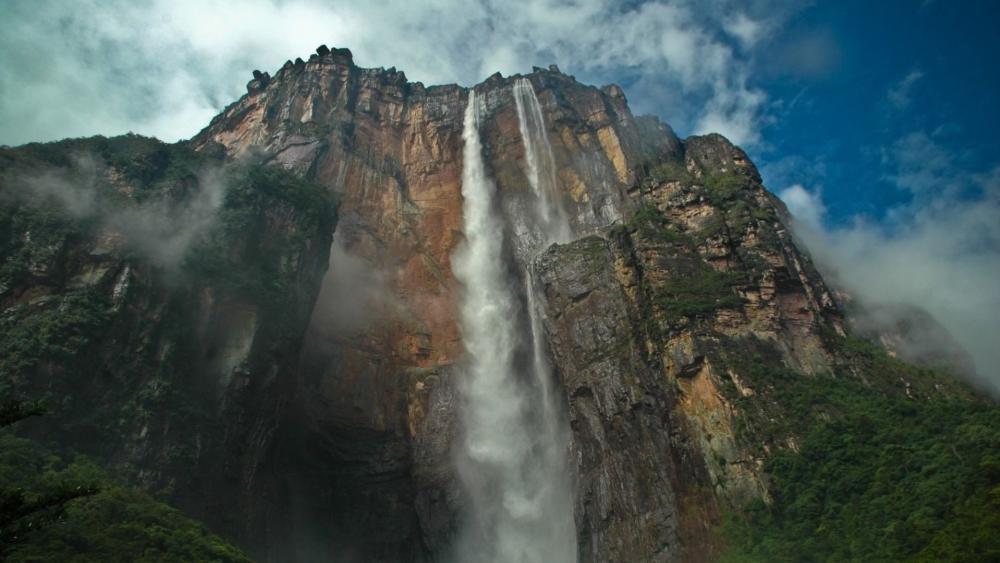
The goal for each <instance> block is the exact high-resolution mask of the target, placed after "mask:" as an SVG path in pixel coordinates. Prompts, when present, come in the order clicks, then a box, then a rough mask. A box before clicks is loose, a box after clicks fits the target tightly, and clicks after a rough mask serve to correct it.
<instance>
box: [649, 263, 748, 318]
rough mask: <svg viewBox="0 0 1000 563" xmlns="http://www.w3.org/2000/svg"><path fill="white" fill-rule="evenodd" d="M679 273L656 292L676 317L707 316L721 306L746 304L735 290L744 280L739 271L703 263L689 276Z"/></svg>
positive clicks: (730, 307) (665, 306) (660, 303)
mask: <svg viewBox="0 0 1000 563" xmlns="http://www.w3.org/2000/svg"><path fill="white" fill-rule="evenodd" d="M678 274H680V275H678ZM675 276H676V277H672V278H671V279H670V280H669V281H668V282H667V283H665V284H663V285H662V286H661V287H659V288H658V290H657V292H656V301H657V304H659V306H660V307H661V308H662V309H663V310H664V311H666V312H667V313H668V314H670V315H672V316H676V317H698V316H704V315H707V314H710V313H713V312H715V311H716V310H717V309H732V308H736V307H739V306H740V305H741V304H742V303H743V299H742V298H741V297H740V296H739V295H737V294H736V293H735V292H734V291H733V287H734V286H737V285H739V284H740V282H741V279H742V277H741V275H740V274H738V273H734V272H719V271H717V270H715V269H713V268H712V267H710V266H708V265H705V264H700V263H699V264H697V267H695V268H694V269H693V271H691V272H687V273H686V275H684V273H682V272H675Z"/></svg>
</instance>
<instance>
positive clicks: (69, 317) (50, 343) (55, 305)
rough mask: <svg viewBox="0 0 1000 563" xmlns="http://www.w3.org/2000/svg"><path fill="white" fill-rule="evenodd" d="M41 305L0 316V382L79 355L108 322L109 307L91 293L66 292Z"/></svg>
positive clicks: (99, 296) (22, 306) (19, 307)
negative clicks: (40, 364) (40, 365)
mask: <svg viewBox="0 0 1000 563" xmlns="http://www.w3.org/2000/svg"><path fill="white" fill-rule="evenodd" d="M47 299H48V301H46V302H44V303H36V304H29V305H20V306H18V307H17V308H15V309H13V310H11V311H8V312H6V314H4V315H3V316H0V345H2V349H3V350H4V352H3V355H2V356H0V379H2V380H4V381H7V380H9V378H10V377H12V376H15V375H17V374H20V373H22V372H24V371H26V370H28V369H30V368H33V367H34V366H35V365H37V364H38V363H39V362H42V361H66V360H69V359H71V358H73V357H74V356H76V355H77V354H79V353H80V352H81V351H82V350H83V349H84V348H85V347H86V346H87V345H88V344H89V343H90V342H91V340H92V339H93V338H94V336H95V335H99V334H100V333H101V328H102V327H104V326H105V324H106V323H107V322H108V321H109V320H110V318H111V314H110V312H109V304H108V303H107V302H106V300H105V298H104V297H103V296H101V295H100V294H97V293H95V292H91V291H77V292H69V293H66V294H63V295H55V296H51V297H48V298H47Z"/></svg>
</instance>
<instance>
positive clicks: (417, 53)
mask: <svg viewBox="0 0 1000 563" xmlns="http://www.w3.org/2000/svg"><path fill="white" fill-rule="evenodd" d="M998 16H1000V2H995V1H985V0H982V1H980V0H962V1H946V0H911V1H904V0H874V1H873V0H868V1H864V2H862V1H858V0H836V1H834V0H823V1H820V0H816V1H810V0H745V1H736V0H645V1H630V2H624V3H623V2H617V1H612V0H507V1H496V0H478V1H477V0H425V1H416V0H385V1H384V2H377V3H376V2H358V1H351V2H347V1H336V0H243V1H241V2H238V3H237V2H224V1H222V0H142V1H132V0H103V1H99V0H75V1H73V2H66V1H60V0H5V2H4V18H3V20H2V21H0V144H11V145H15V144H20V143H24V142H29V141H36V140H37V141H48V140H55V139H59V138H63V137H68V136H85V135H91V134H97V133H101V134H105V135H111V134H120V133H125V132H128V131H134V132H136V133H141V134H146V135H154V136H158V137H160V138H163V139H165V140H171V141H172V140H177V139H181V138H186V137H189V136H191V135H193V134H194V133H196V132H197V131H198V130H199V129H201V128H202V127H203V126H204V125H205V124H207V123H208V121H209V120H210V119H211V117H212V116H214V115H215V114H216V113H218V112H219V111H220V110H221V109H222V108H223V107H224V106H225V105H227V104H228V103H230V102H231V101H233V100H234V99H236V98H237V97H239V96H240V95H242V94H243V93H244V92H245V84H246V82H247V80H249V78H250V72H251V70H253V69H262V70H271V71H274V70H276V69H277V68H278V67H280V66H281V64H282V63H283V62H284V61H285V60H286V59H294V58H295V57H297V56H302V57H306V56H308V54H310V53H311V52H312V51H313V50H314V49H315V47H316V46H317V45H319V44H321V43H325V44H327V45H330V46H340V47H348V48H350V49H351V50H352V51H353V52H354V55H355V61H356V62H357V63H358V64H360V65H362V66H385V67H389V66H395V67H397V68H399V69H401V70H403V71H405V72H406V74H407V76H408V77H409V78H410V79H411V80H419V81H423V82H424V83H426V84H435V83H447V82H457V83H460V84H463V85H471V84H475V83H477V82H480V81H482V80H483V79H484V78H485V77H487V76H489V75H490V74H492V73H493V72H495V71H500V72H502V73H504V74H506V75H509V74H513V73H516V72H527V71H530V69H531V66H532V65H539V66H544V65H548V64H550V63H557V64H559V66H560V67H561V68H562V69H563V71H564V72H567V73H570V74H574V75H576V76H577V78H578V79H580V80H582V81H584V82H588V83H592V84H597V85H600V84H606V83H609V82H616V83H619V84H621V85H622V86H623V87H624V88H625V91H626V94H627V96H628V98H629V100H630V102H631V105H632V108H633V110H634V111H635V112H636V113H654V114H657V115H659V116H660V117H661V118H663V119H664V120H665V121H667V122H668V123H670V124H671V125H672V126H673V127H674V128H675V129H676V130H677V131H678V133H679V134H681V135H682V136H686V135H689V134H694V133H704V132H709V131H718V132H721V133H723V134H725V135H726V136H728V137H729V138H730V139H731V140H733V141H734V142H737V143H738V144H740V145H741V146H743V147H744V148H745V149H746V150H747V151H748V152H749V153H750V155H751V157H752V158H753V159H754V161H755V162H756V163H757V165H758V167H759V168H760V169H761V171H762V173H763V176H764V179H765V182H766V184H767V186H768V187H769V188H770V189H771V190H772V191H774V192H775V193H777V194H779V195H780V196H781V197H782V199H784V200H785V202H786V203H787V204H788V205H789V208H790V209H791V210H792V212H793V214H794V215H795V216H796V221H797V223H796V231H797V232H798V233H799V235H800V236H801V237H802V238H803V239H804V240H805V241H806V243H807V245H808V247H809V249H810V250H811V251H812V253H813V255H814V256H815V257H816V259H817V261H818V262H819V263H820V266H821V269H822V270H823V271H824V273H825V274H826V275H827V277H828V279H830V280H833V281H834V282H835V283H836V284H837V286H838V287H840V288H841V289H845V290H847V291H848V292H850V293H851V294H852V295H854V296H855V297H856V298H858V299H860V300H863V301H868V302H880V303H881V302H899V303H904V304H911V305H916V306H920V307H923V308H925V309H927V310H928V311H930V312H931V313H932V314H933V315H934V316H935V317H936V318H938V320H940V321H941V322H942V323H943V324H944V325H945V326H946V327H947V328H948V329H949V330H950V331H951V332H952V333H954V334H955V335H956V336H957V337H958V338H959V340H960V341H961V342H962V344H964V345H965V346H966V347H967V348H968V349H969V350H970V351H971V352H972V355H973V356H974V358H975V360H976V362H977V364H978V365H979V368H980V370H981V371H988V372H989V377H992V378H994V379H993V382H994V383H993V384H994V386H995V387H996V388H997V389H1000V369H998V367H997V366H1000V346H996V341H997V336H996V335H998V334H1000V315H998V314H996V311H998V310H1000V289H998V286H1000V282H998V280H1000V142H998V139H997V136H996V134H995V132H996V131H1000V111H998V110H997V108H996V100H998V98H1000V96H998V94H1000V72H998V70H997V69H998V65H997V64H996V62H995V61H994V59H995V57H996V53H997V52H998V51H1000V34H998V33H996V22H997V21H998Z"/></svg>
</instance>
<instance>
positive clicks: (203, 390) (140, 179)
mask: <svg viewBox="0 0 1000 563" xmlns="http://www.w3.org/2000/svg"><path fill="white" fill-rule="evenodd" d="M0 186H2V191H0V193H2V194H3V206H2V207H0V213H2V215H0V236H2V239H0V253H2V256H3V267H2V271H0V309H2V311H3V313H2V316H0V342H2V346H3V353H2V354H0V377H2V381H3V385H4V390H5V395H14V396H18V397H22V398H30V399H33V400H44V401H45V402H47V403H48V405H49V410H51V411H52V412H51V414H50V415H48V416H44V417H40V418H38V419H32V420H30V421H25V422H23V423H22V424H21V429H22V430H23V432H24V434H25V435H27V436H30V437H35V438H38V439H39V440H42V441H44V442H47V443H53V444H56V445H59V446H62V448H63V449H64V451H65V450H66V449H68V450H69V451H71V452H79V453H85V454H88V455H90V456H93V457H95V458H97V459H99V460H101V461H102V462H103V463H104V464H105V465H107V466H108V467H110V468H111V469H113V471H114V472H115V473H116V474H117V475H119V476H120V477H123V478H125V479H127V480H129V481H131V482H133V483H136V484H139V485H141V486H142V487H143V488H145V489H147V490H149V491H151V492H153V493H155V494H157V495H159V496H161V497H165V498H168V499H170V500H171V501H172V502H173V503H174V504H176V505H177V506H179V507H181V508H184V509H186V510H187V511H188V512H190V513H191V514H193V515H195V516H198V517H202V518H204V519H206V520H207V521H210V522H211V523H213V524H214V525H215V526H216V528H217V529H220V530H223V531H224V532H226V533H227V534H229V535H239V534H238V533H237V530H244V529H247V528H248V527H252V526H255V525H256V524H254V523H253V521H254V518H255V515H259V514H262V513H264V512H266V509H267V486H268V483H267V481H266V480H265V479H262V478H260V474H261V473H262V472H264V471H265V470H266V468H267V467H268V463H269V462H270V461H269V460H270V459H271V455H272V452H273V438H274V434H275V429H276V426H277V421H278V420H280V419H281V418H282V413H283V410H284V408H285V405H286V403H287V402H288V400H289V397H290V395H291V391H292V389H291V386H290V385H289V384H288V381H289V375H288V374H289V373H294V370H295V368H296V365H297V360H298V351H299V349H300V346H301V342H302V338H303V333H304V332H305V327H306V323H307V321H308V318H309V314H310V311H311V309H312V306H313V303H314V301H315V299H316V295H317V293H318V290H319V284H320V281H321V279H322V275H323V273H324V272H325V270H326V263H327V257H328V252H329V246H330V238H331V233H332V230H333V227H334V217H335V215H334V207H333V203H332V200H331V199H330V197H329V195H328V194H327V193H326V192H324V191H323V190H321V189H319V188H317V187H316V186H314V185H312V184H309V183H307V182H305V181H303V180H301V179H300V178H297V177H295V176H292V175H289V174H288V173H285V172H283V171H281V170H280V169H278V168H264V167H261V166H260V165H259V164H257V163H254V162H250V161H247V162H241V163H225V162H223V160H222V159H221V154H220V153H219V151H218V150H216V151H214V152H213V151H210V150H206V151H202V152H201V153H196V152H194V151H193V150H192V149H191V148H189V147H188V146H187V145H186V144H184V143H181V144H178V145H165V144H163V143H160V142H159V141H156V140H153V139H146V138H142V137H136V136H126V137H117V138H112V139H104V138H101V137H95V138H91V139H79V140H69V141H63V142H60V143H52V144H46V145H26V146H24V147H19V148H15V149H4V150H3V151H2V152H0Z"/></svg>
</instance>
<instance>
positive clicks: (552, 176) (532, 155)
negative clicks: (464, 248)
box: [514, 78, 570, 248]
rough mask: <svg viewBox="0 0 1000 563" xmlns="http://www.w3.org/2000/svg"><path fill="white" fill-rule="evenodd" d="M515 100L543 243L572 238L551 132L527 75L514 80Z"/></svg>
mask: <svg viewBox="0 0 1000 563" xmlns="http://www.w3.org/2000/svg"><path fill="white" fill-rule="evenodd" d="M514 103H515V104H516V105H517V121H518V124H519V125H520V127H521V138H522V139H523V140H524V157H525V160H526V161H527V163H528V182H529V183H530V184H531V188H532V189H533V190H534V192H535V196H536V197H537V198H538V203H537V205H536V212H537V214H538V219H539V223H538V228H539V230H540V231H541V234H542V240H541V243H542V245H541V246H542V247H543V248H544V247H546V246H548V245H549V244H551V243H553V242H567V241H568V240H569V238H570V230H569V221H568V219H567V218H566V212H565V210H564V209H563V207H562V205H560V204H559V191H558V188H557V186H558V184H557V182H556V159H555V157H554V156H553V155H552V145H551V144H549V134H548V132H547V131H546V129H545V117H544V116H543V114H542V106H541V104H539V103H538V97H537V96H535V89H534V88H533V87H532V86H531V81H530V80H528V79H527V78H518V79H517V80H516V81H515V82H514Z"/></svg>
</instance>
